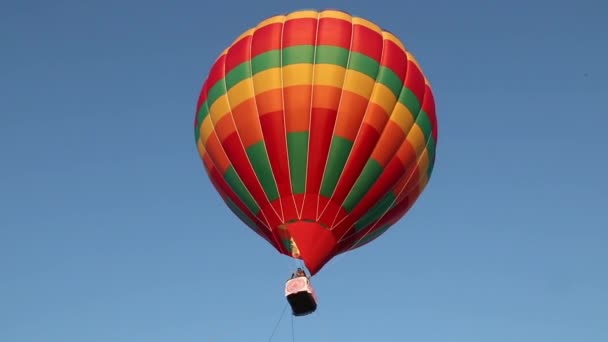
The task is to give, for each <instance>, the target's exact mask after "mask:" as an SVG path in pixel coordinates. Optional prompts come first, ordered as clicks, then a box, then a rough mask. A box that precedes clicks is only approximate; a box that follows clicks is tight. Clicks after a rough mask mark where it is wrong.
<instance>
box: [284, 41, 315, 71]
mask: <svg viewBox="0 0 608 342" xmlns="http://www.w3.org/2000/svg"><path fill="white" fill-rule="evenodd" d="M314 57H315V46H314V45H296V46H290V47H288V48H284V49H283V66H287V65H291V64H312V63H313V62H314Z"/></svg>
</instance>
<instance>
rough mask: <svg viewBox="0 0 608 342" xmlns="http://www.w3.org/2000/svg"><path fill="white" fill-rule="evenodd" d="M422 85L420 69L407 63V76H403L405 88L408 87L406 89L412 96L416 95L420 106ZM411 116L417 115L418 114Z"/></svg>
mask: <svg viewBox="0 0 608 342" xmlns="http://www.w3.org/2000/svg"><path fill="white" fill-rule="evenodd" d="M424 84H425V83H424V75H423V74H422V72H421V71H420V69H418V67H417V66H416V64H414V63H413V62H411V61H409V62H408V63H407V74H406V75H405V86H406V87H408V89H410V90H411V91H412V92H413V93H414V95H416V98H418V101H420V102H421V103H420V104H421V105H422V98H423V96H424V88H425V85H424ZM412 114H414V115H418V113H412Z"/></svg>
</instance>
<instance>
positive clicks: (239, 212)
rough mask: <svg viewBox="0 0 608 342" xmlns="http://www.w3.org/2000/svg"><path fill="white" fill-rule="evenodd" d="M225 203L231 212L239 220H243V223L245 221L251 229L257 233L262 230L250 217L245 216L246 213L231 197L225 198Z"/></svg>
mask: <svg viewBox="0 0 608 342" xmlns="http://www.w3.org/2000/svg"><path fill="white" fill-rule="evenodd" d="M224 201H225V202H226V204H228V207H229V208H230V210H232V212H233V213H234V214H235V215H236V216H237V217H238V218H239V219H241V221H243V222H244V223H245V224H246V225H247V226H248V227H249V228H251V229H253V230H255V231H259V230H260V227H259V226H258V225H257V224H255V222H253V221H252V220H251V219H250V218H249V217H247V215H245V213H244V212H243V211H242V210H241V209H240V208H239V207H238V206H237V205H236V203H234V202H233V201H232V200H231V199H230V198H229V197H226V198H224Z"/></svg>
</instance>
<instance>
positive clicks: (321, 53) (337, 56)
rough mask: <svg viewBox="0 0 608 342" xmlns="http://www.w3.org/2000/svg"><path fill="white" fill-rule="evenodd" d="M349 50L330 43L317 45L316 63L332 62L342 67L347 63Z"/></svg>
mask: <svg viewBox="0 0 608 342" xmlns="http://www.w3.org/2000/svg"><path fill="white" fill-rule="evenodd" d="M348 54H349V50H347V49H344V48H341V47H338V46H330V45H319V46H317V55H316V57H315V63H316V64H333V65H338V66H341V67H343V68H346V67H347V64H348Z"/></svg>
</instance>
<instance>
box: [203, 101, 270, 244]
mask: <svg viewBox="0 0 608 342" xmlns="http://www.w3.org/2000/svg"><path fill="white" fill-rule="evenodd" d="M206 96H209V89H207V92H206ZM204 105H205V107H206V109H207V112H208V113H209V114H208V116H209V120H211V122H212V124H213V125H212V128H213V133H212V135H213V136H215V138H216V139H218V145H219V146H220V147H221V150H222V153H224V156H226V159H227V160H228V161H229V162H230V166H232V167H234V166H233V165H232V161H231V160H230V158H229V157H228V154H227V153H226V150H225V149H224V147H223V146H222V143H221V142H220V141H219V137H218V136H217V132H216V131H215V123H214V122H213V119H212V118H213V116H212V115H211V108H210V107H209V103H208V102H207V101H205V103H204ZM201 125H202V122H201ZM199 139H200V137H199ZM209 139H212V138H211V137H210V138H209ZM201 145H203V148H204V149H205V150H207V149H206V148H205V145H204V144H203V143H202V142H201ZM209 157H210V158H209V159H211V162H212V163H213V166H214V167H215V168H216V169H217V170H220V169H219V168H218V167H217V163H216V162H215V160H214V158H213V157H212V155H211V154H209ZM236 176H237V177H238V178H239V180H240V182H241V183H243V180H242V179H241V177H240V176H239V175H238V174H237V175H236ZM243 184H244V183H243ZM229 188H230V190H231V191H232V192H234V193H235V196H236V197H237V198H238V194H236V192H235V191H234V189H232V188H231V187H230V186H229ZM247 192H249V190H247ZM249 195H250V196H251V193H250V194H249ZM252 198H253V196H252ZM241 201H242V199H241ZM254 201H255V199H254ZM256 204H257V202H256ZM258 206H259V205H258ZM245 208H247V210H248V211H249V212H250V213H251V216H253V217H255V218H256V220H258V221H259V222H260V223H262V225H264V227H266V228H267V229H268V230H269V231H270V232H271V235H273V234H272V229H271V228H270V224H269V223H268V218H266V215H264V212H263V211H262V210H261V209H262V208H260V212H261V213H262V217H263V218H264V220H265V221H266V222H263V221H262V220H260V218H259V217H258V216H257V215H255V214H254V213H253V212H251V210H250V209H249V207H247V206H245Z"/></svg>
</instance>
